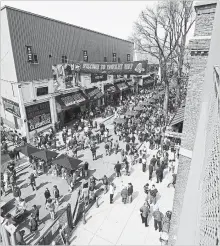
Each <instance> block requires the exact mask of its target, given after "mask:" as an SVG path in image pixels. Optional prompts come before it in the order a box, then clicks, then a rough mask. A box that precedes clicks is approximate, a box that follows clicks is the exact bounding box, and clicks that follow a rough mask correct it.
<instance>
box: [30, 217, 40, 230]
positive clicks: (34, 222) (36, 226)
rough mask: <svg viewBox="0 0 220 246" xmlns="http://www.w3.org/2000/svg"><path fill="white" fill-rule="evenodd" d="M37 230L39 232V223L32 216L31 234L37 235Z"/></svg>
mask: <svg viewBox="0 0 220 246" xmlns="http://www.w3.org/2000/svg"><path fill="white" fill-rule="evenodd" d="M37 230H38V223H37V220H36V218H35V217H34V215H33V214H32V215H31V220H30V233H33V232H34V233H35V234H36V232H37Z"/></svg>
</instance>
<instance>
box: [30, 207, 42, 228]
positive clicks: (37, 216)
mask: <svg viewBox="0 0 220 246" xmlns="http://www.w3.org/2000/svg"><path fill="white" fill-rule="evenodd" d="M32 208H33V211H32V215H33V218H35V219H36V221H37V223H38V224H39V222H40V219H39V215H40V212H39V209H38V207H37V206H36V205H33V206H32Z"/></svg>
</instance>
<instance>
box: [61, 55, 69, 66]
mask: <svg viewBox="0 0 220 246" xmlns="http://www.w3.org/2000/svg"><path fill="white" fill-rule="evenodd" d="M61 59H62V60H61V61H62V63H63V64H65V63H68V58H67V55H62V58H61Z"/></svg>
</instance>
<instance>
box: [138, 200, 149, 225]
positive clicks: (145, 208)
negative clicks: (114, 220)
mask: <svg viewBox="0 0 220 246" xmlns="http://www.w3.org/2000/svg"><path fill="white" fill-rule="evenodd" d="M140 212H141V219H142V223H144V224H145V227H148V226H149V225H148V223H147V219H148V215H149V213H150V205H149V203H148V202H145V203H144V205H143V206H142V207H141V208H140Z"/></svg>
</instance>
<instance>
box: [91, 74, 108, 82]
mask: <svg viewBox="0 0 220 246" xmlns="http://www.w3.org/2000/svg"><path fill="white" fill-rule="evenodd" d="M106 80H107V74H106V73H92V74H91V82H92V83H96V82H99V81H106Z"/></svg>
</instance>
